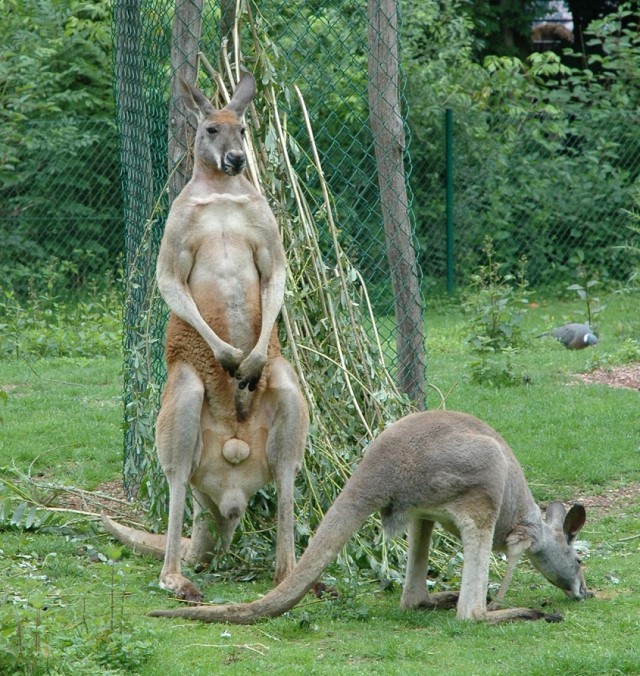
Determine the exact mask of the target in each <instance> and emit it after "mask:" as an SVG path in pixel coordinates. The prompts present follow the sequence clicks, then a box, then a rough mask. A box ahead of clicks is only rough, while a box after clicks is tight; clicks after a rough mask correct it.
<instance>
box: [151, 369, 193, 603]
mask: <svg viewBox="0 0 640 676" xmlns="http://www.w3.org/2000/svg"><path fill="white" fill-rule="evenodd" d="M203 398H204V385H203V384H202V381H201V380H200V378H199V376H198V375H197V373H196V372H195V370H194V369H193V368H192V367H191V366H190V365H188V364H185V363H174V364H173V365H172V367H171V368H170V371H169V377H168V379H167V383H166V385H165V389H164V393H163V397H162V405H161V407H160V413H159V415H158V422H157V425H156V446H157V449H158V458H159V460H160V464H161V465H162V469H163V470H164V473H165V476H166V477H167V482H168V484H169V523H168V527H167V541H166V550H165V557H164V565H163V567H162V572H161V573H160V586H161V587H163V588H164V589H167V590H169V591H171V592H173V593H174V594H175V595H176V596H177V597H178V598H182V599H186V600H189V601H200V600H202V595H201V594H200V592H199V591H198V588H197V587H196V586H195V585H194V584H193V582H191V581H190V580H189V579H187V578H186V577H185V576H184V575H183V574H182V571H181V563H180V558H181V557H180V555H181V551H180V549H181V547H180V545H181V538H182V525H183V520H184V507H185V500H186V494H187V485H188V483H189V478H190V476H191V473H192V471H193V468H194V466H195V464H196V462H197V455H198V452H199V445H200V443H201V442H200V416H201V412H202V402H203Z"/></svg>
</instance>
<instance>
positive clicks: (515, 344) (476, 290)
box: [464, 237, 529, 385]
mask: <svg viewBox="0 0 640 676" xmlns="http://www.w3.org/2000/svg"><path fill="white" fill-rule="evenodd" d="M482 253H483V254H484V263H483V264H482V265H481V266H480V267H479V268H478V270H477V272H475V273H474V274H473V275H472V277H471V291H470V292H469V293H468V295H467V297H466V299H465V301H464V309H465V310H466V312H467V314H468V316H469V327H470V329H471V333H470V335H469V338H468V342H469V344H470V346H471V348H472V350H473V353H474V355H475V357H474V359H473V360H472V361H471V362H470V363H469V368H470V370H471V380H472V381H473V382H478V383H487V384H489V385H514V384H519V383H522V382H523V381H524V380H525V379H526V378H525V376H524V375H523V374H522V373H519V372H518V370H517V369H516V367H515V363H514V357H515V356H516V354H517V353H518V350H519V349H520V348H521V347H522V346H523V345H524V344H525V342H526V339H525V333H524V332H523V330H522V320H523V318H524V315H525V312H526V309H527V304H528V302H529V300H528V298H527V286H528V284H527V280H526V277H525V267H526V259H524V258H522V259H520V261H519V268H518V271H517V273H516V274H512V273H508V272H504V273H503V272H502V268H503V265H502V264H501V263H500V262H499V261H498V260H497V258H496V251H495V248H494V244H493V240H492V239H491V237H486V238H485V241H484V245H483V248H482Z"/></svg>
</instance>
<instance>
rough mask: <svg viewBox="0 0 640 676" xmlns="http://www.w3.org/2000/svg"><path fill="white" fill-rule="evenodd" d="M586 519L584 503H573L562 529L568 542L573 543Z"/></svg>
mask: <svg viewBox="0 0 640 676" xmlns="http://www.w3.org/2000/svg"><path fill="white" fill-rule="evenodd" d="M586 520H587V511H586V509H585V508H584V505H581V504H580V503H576V504H575V505H573V507H572V508H571V509H570V510H569V511H568V512H567V516H566V517H565V519H564V523H563V524H562V530H563V531H564V535H565V537H566V538H567V542H569V543H571V542H573V541H574V540H575V538H576V535H577V534H578V533H579V532H580V529H581V528H582V526H584V524H585V521H586Z"/></svg>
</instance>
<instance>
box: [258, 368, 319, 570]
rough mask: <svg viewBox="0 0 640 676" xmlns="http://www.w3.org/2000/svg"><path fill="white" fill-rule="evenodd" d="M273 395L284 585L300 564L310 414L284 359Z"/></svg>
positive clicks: (271, 447) (270, 446) (272, 451)
mask: <svg viewBox="0 0 640 676" xmlns="http://www.w3.org/2000/svg"><path fill="white" fill-rule="evenodd" d="M268 387H269V396H270V397H272V398H273V401H274V402H275V411H276V413H275V416H274V421H273V425H272V427H271V430H270V432H269V439H268V442H267V454H268V462H269V466H270V468H271V471H272V473H273V476H274V478H275V483H276V491H277V493H278V532H277V542H276V567H275V572H274V581H275V582H276V583H280V582H282V580H284V579H285V578H286V577H287V575H289V573H290V572H291V571H292V570H293V567H294V566H295V564H296V557H295V541H294V521H295V520H294V482H295V478H296V474H297V473H298V470H299V469H300V466H301V465H302V458H303V455H304V448H305V444H306V441H307V432H308V428H309V414H308V412H307V406H306V403H305V400H304V397H303V396H302V392H301V391H300V386H299V384H298V380H297V378H296V375H295V373H294V371H293V369H292V368H291V366H290V364H289V363H288V362H287V361H285V360H284V359H283V358H282V357H279V358H277V359H275V360H274V362H273V364H272V366H271V374H270V379H269V386H268Z"/></svg>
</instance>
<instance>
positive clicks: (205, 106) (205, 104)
mask: <svg viewBox="0 0 640 676" xmlns="http://www.w3.org/2000/svg"><path fill="white" fill-rule="evenodd" d="M178 88H179V89H180V93H181V94H182V99H183V101H184V102H185V105H186V106H187V108H188V109H189V110H190V111H191V112H192V113H193V114H194V115H195V116H196V117H197V118H198V122H200V120H202V119H203V118H205V117H206V116H207V115H211V113H213V112H214V111H215V108H214V107H213V105H212V103H211V101H209V99H208V98H207V97H206V96H205V95H204V94H203V93H202V92H201V91H200V90H199V89H198V88H197V87H194V86H193V85H192V84H191V83H190V82H187V81H186V80H185V79H184V78H183V77H182V76H181V75H179V76H178Z"/></svg>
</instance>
